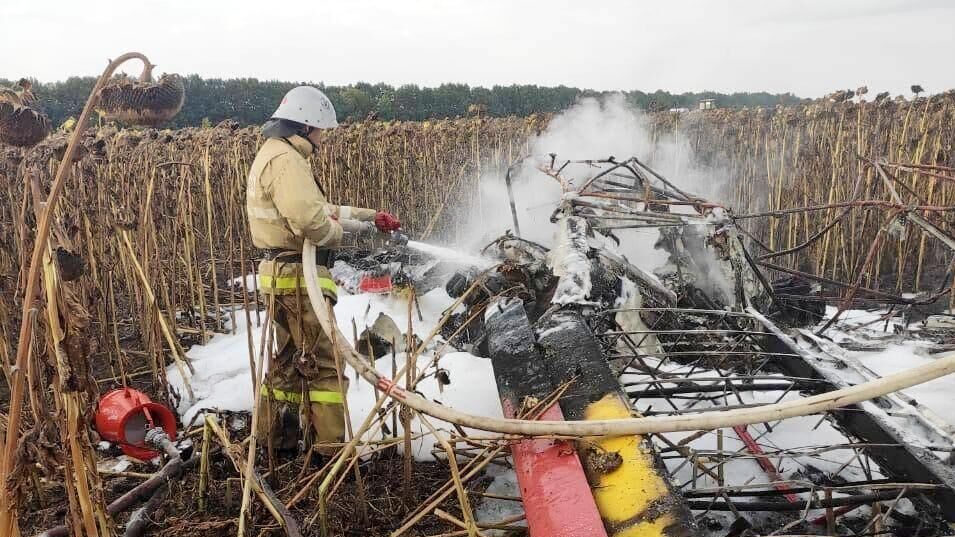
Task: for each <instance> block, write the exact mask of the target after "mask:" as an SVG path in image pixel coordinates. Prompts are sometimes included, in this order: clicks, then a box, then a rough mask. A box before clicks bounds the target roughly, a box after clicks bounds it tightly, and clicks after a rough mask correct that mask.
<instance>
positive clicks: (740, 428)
mask: <svg viewBox="0 0 955 537" xmlns="http://www.w3.org/2000/svg"><path fill="white" fill-rule="evenodd" d="M733 430H734V431H736V436H738V437H739V439H740V440H742V441H743V443H744V444H746V450H747V451H749V452H750V453H752V454H753V455H755V456H756V463H757V464H759V467H760V468H762V469H763V471H764V472H766V475H768V476H769V479H771V480H772V481H773V482H774V484H773V488H775V489H776V490H778V491H780V492H784V493H785V494H784V496H785V497H786V500H788V501H789V503H798V502H799V496H796V495H795V494H794V493H793V492H792V488H790V486H789V485H787V484H785V483H779V481H782V480H783V477H782V476H781V475H779V470H777V469H776V465H775V464H773V461H771V460H769V457H767V456H766V452H765V451H763V448H761V447H759V444H757V443H756V440H754V439H753V435H751V434H749V430H748V429H747V428H746V426H745V425H737V426H736V427H733Z"/></svg>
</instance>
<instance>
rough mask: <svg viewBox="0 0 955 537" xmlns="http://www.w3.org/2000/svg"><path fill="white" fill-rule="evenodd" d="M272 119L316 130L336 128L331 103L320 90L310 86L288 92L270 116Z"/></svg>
mask: <svg viewBox="0 0 955 537" xmlns="http://www.w3.org/2000/svg"><path fill="white" fill-rule="evenodd" d="M272 119H287V120H289V121H294V122H296V123H301V124H303V125H308V126H309V127H315V128H316V129H331V128H334V127H337V126H338V120H337V119H336V118H335V107H334V106H332V102H331V101H330V100H328V97H326V96H325V94H324V93H322V92H321V90H319V89H318V88H313V87H312V86H298V87H297V88H292V89H291V90H289V92H288V93H286V94H285V97H283V98H282V102H281V103H279V107H278V108H277V109H276V110H275V113H273V114H272Z"/></svg>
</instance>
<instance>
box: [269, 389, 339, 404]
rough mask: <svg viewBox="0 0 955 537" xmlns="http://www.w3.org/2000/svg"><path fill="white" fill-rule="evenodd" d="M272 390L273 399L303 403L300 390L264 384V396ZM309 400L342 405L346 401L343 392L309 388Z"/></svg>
mask: <svg viewBox="0 0 955 537" xmlns="http://www.w3.org/2000/svg"><path fill="white" fill-rule="evenodd" d="M270 392H271V396H272V399H274V400H276V401H285V402H288V403H301V402H302V394H300V393H298V392H287V391H285V390H279V389H277V388H269V387H268V386H264V385H263V386H262V391H261V393H262V396H263V397H269V393H270ZM308 400H309V402H311V403H328V404H335V405H340V404H342V403H343V402H344V398H343V397H342V393H341V392H333V391H327V390H309V391H308Z"/></svg>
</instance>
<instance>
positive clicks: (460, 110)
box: [0, 75, 801, 127]
mask: <svg viewBox="0 0 955 537" xmlns="http://www.w3.org/2000/svg"><path fill="white" fill-rule="evenodd" d="M184 81H185V87H186V102H185V105H184V106H183V109H182V111H181V112H180V113H179V115H178V116H177V117H176V118H175V119H174V120H173V121H172V122H171V124H170V125H169V126H171V127H186V126H200V125H208V124H212V125H214V124H216V123H218V122H220V121H223V120H227V119H231V120H235V121H237V122H238V123H240V124H241V125H255V124H260V123H262V122H264V121H265V120H266V119H268V117H269V115H270V114H271V113H272V112H273V111H274V110H275V107H276V105H277V103H278V102H279V100H280V99H281V98H282V96H283V95H284V94H285V92H287V91H288V90H289V89H291V88H293V87H295V86H297V85H300V84H302V83H299V82H281V81H276V80H258V79H255V78H232V79H220V78H202V77H200V76H199V75H189V76H187V77H185V79H184ZM94 82H95V80H94V79H93V78H92V77H70V78H68V79H66V80H63V81H59V82H47V83H41V82H34V91H35V93H36V94H37V95H38V97H39V98H40V106H41V107H42V108H43V110H44V112H46V114H47V115H49V116H50V119H51V121H52V122H53V124H54V125H59V124H61V123H62V122H63V121H65V120H66V119H67V118H69V117H76V116H78V115H79V113H80V111H81V110H82V108H83V105H84V103H85V102H86V98H87V96H88V95H89V92H90V90H91V89H92V87H93V84H94ZM11 85H12V81H9V80H4V79H0V86H11ZM316 86H318V87H320V88H321V89H322V90H323V91H325V93H326V95H328V97H329V99H331V101H332V103H333V104H334V105H335V110H336V111H337V113H338V119H339V121H342V122H345V121H357V120H361V119H366V118H372V119H380V120H387V121H390V120H395V119H397V120H413V121H421V120H426V119H433V118H451V117H460V116H466V115H473V114H486V115H489V116H498V117H500V116H529V115H531V114H541V113H551V112H559V111H561V110H563V109H565V108H568V107H569V106H571V105H572V104H574V103H575V102H576V101H577V100H578V99H580V98H582V97H601V96H605V95H608V94H610V93H611V92H606V91H595V90H589V89H580V88H574V87H568V86H554V87H549V86H537V85H529V84H524V85H518V84H514V85H510V86H493V87H491V88H485V87H481V86H469V85H467V84H442V85H440V86H438V87H422V86H418V85H416V84H406V85H402V86H398V87H395V86H391V85H389V84H384V83H378V84H369V83H365V82H358V83H356V84H350V85H347V86H327V85H324V84H316ZM623 94H624V95H625V97H626V99H627V101H628V102H629V103H630V104H631V105H632V106H634V107H636V108H639V109H643V110H667V109H671V108H690V109H692V108H696V107H697V106H698V103H699V101H700V100H701V99H714V101H715V105H716V106H717V107H743V106H774V105H777V104H780V103H782V104H791V103H795V102H798V101H800V100H801V99H799V98H798V97H795V96H794V95H792V94H789V93H785V94H771V93H767V92H746V93H732V94H725V93H717V92H710V91H705V92H699V93H694V92H688V93H670V92H667V91H663V90H657V91H655V92H652V93H646V92H643V91H627V92H623Z"/></svg>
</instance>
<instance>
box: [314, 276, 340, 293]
mask: <svg viewBox="0 0 955 537" xmlns="http://www.w3.org/2000/svg"><path fill="white" fill-rule="evenodd" d="M318 286H319V287H321V288H322V289H324V290H326V291H330V292H331V293H332V294H335V295H337V294H338V285H336V284H335V280H333V279H331V278H319V279H318Z"/></svg>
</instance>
